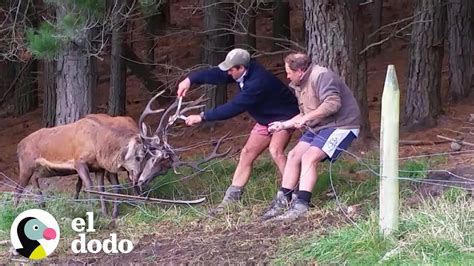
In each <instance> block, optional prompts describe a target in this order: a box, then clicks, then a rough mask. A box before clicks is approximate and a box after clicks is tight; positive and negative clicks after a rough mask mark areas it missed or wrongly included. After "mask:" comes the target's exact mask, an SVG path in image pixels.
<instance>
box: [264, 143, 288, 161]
mask: <svg viewBox="0 0 474 266" xmlns="http://www.w3.org/2000/svg"><path fill="white" fill-rule="evenodd" d="M268 151H270V155H271V156H272V158H273V159H278V158H280V157H282V156H285V154H284V152H283V147H280V146H277V145H270V146H269V147H268Z"/></svg>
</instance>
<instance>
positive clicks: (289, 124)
mask: <svg viewBox="0 0 474 266" xmlns="http://www.w3.org/2000/svg"><path fill="white" fill-rule="evenodd" d="M301 117H303V115H302V114H297V115H295V116H293V117H292V118H291V119H288V120H286V121H275V122H272V123H270V124H269V125H268V131H269V132H271V133H274V132H278V131H280V130H283V129H290V128H294V127H295V122H296V121H299V119H301Z"/></svg>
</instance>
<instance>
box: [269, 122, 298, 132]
mask: <svg viewBox="0 0 474 266" xmlns="http://www.w3.org/2000/svg"><path fill="white" fill-rule="evenodd" d="M291 127H293V125H292V124H291V120H288V121H284V122H280V121H275V122H272V123H270V124H268V132H270V133H275V132H278V131H281V130H283V129H288V128H291Z"/></svg>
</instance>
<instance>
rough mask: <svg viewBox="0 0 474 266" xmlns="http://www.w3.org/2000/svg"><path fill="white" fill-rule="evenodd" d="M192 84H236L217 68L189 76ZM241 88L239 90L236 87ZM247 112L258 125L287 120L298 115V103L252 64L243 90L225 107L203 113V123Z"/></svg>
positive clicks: (285, 89)
mask: <svg viewBox="0 0 474 266" xmlns="http://www.w3.org/2000/svg"><path fill="white" fill-rule="evenodd" d="M188 78H189V79H190V81H191V84H215V85H217V84H227V83H231V82H236V81H235V80H234V79H233V78H232V77H231V76H230V75H228V74H227V72H225V71H222V70H220V69H219V68H217V67H214V68H210V69H205V70H199V71H195V72H193V73H191V74H190V75H189V76H188ZM237 86H238V87H239V88H240V86H239V85H238V84H237ZM245 111H247V112H248V113H249V114H250V115H251V116H252V117H253V118H254V119H255V120H256V121H257V122H258V123H259V124H261V125H265V126H267V125H268V124H269V123H271V122H274V121H282V120H288V119H290V118H292V117H294V116H295V115H297V114H298V113H299V108H298V102H297V100H296V97H295V96H294V95H293V93H292V92H291V91H290V89H288V87H287V86H286V85H285V84H284V83H283V82H281V80H279V79H278V78H277V77H275V76H274V75H273V74H271V73H270V72H269V71H267V70H266V69H265V68H263V66H262V65H260V64H259V63H257V62H255V61H253V60H252V61H251V62H250V65H249V66H248V68H247V74H245V76H244V86H243V88H241V89H240V91H239V93H238V94H237V95H236V96H235V97H234V98H233V99H232V100H230V101H228V102H227V103H225V104H223V105H220V106H218V107H216V108H215V109H212V110H208V111H206V112H204V117H205V118H206V121H217V120H224V119H228V118H231V117H234V116H236V115H238V114H241V113H243V112H245Z"/></svg>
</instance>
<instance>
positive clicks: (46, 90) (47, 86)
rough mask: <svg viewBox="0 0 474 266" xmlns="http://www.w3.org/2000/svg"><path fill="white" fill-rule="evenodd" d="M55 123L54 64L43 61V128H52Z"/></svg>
mask: <svg viewBox="0 0 474 266" xmlns="http://www.w3.org/2000/svg"><path fill="white" fill-rule="evenodd" d="M55 121H56V75H55V64H54V62H52V61H49V60H44V61H43V126H44V127H54V126H55Z"/></svg>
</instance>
